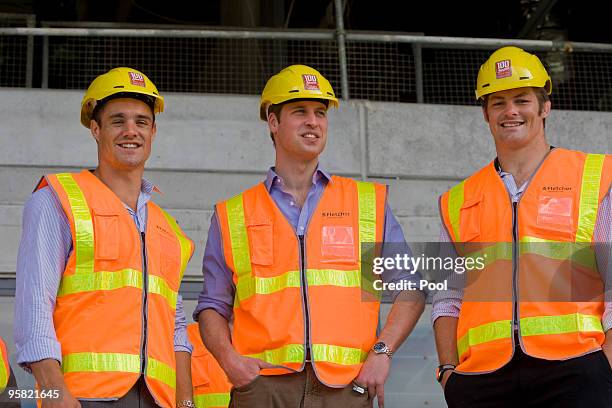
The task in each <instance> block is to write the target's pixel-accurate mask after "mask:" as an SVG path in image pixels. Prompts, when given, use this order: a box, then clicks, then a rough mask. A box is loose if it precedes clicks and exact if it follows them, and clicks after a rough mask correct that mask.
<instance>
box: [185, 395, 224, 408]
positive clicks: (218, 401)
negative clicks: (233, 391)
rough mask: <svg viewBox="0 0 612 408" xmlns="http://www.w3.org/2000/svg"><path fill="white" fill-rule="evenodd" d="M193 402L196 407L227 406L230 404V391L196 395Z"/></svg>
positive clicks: (212, 407)
mask: <svg viewBox="0 0 612 408" xmlns="http://www.w3.org/2000/svg"><path fill="white" fill-rule="evenodd" d="M193 402H194V403H195V406H196V408H220V407H223V408H225V407H227V406H228V405H229V402H230V393H229V392H219V393H215V394H201V395H194V396H193Z"/></svg>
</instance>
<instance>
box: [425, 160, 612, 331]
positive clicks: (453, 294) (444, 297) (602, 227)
mask: <svg viewBox="0 0 612 408" xmlns="http://www.w3.org/2000/svg"><path fill="white" fill-rule="evenodd" d="M498 173H499V176H500V177H501V178H502V181H503V182H504V185H505V187H506V190H507V191H508V193H509V194H510V197H512V202H513V203H517V202H518V201H519V199H520V198H521V195H522V194H523V192H524V191H525V188H526V187H527V182H525V183H524V184H523V185H522V186H521V187H520V188H518V187H517V185H516V181H515V180H514V177H513V176H512V174H511V173H507V172H505V171H503V170H499V171H498ZM594 237H595V242H608V243H609V242H612V190H611V191H610V193H609V194H608V195H607V196H606V197H604V199H603V200H602V202H601V204H600V205H599V212H598V215H597V221H596V223H595V231H594ZM451 241H452V240H451V238H450V236H449V235H448V232H447V231H446V228H445V227H444V225H442V227H441V228H440V242H451ZM442 248H443V250H445V251H449V253H441V254H440V256H441V257H456V256H457V253H456V252H455V251H454V248H452V246H449V245H443V246H442ZM602 249H603V250H599V251H596V257H597V266H598V268H599V271H600V274H601V275H602V277H603V279H604V283H605V290H606V292H608V290H610V288H609V285H610V284H612V282H608V281H609V279H606V277H607V274H608V273H612V257H611V256H610V254H609V246H608V247H607V249H606V247H604V248H602ZM448 286H449V289H448V290H445V291H440V292H438V293H435V294H434V295H433V308H432V312H431V322H432V324H433V323H434V322H435V321H436V319H437V318H438V317H442V316H448V317H459V312H460V311H461V302H462V300H463V291H462V290H461V289H459V288H461V286H462V283H461V282H456V284H455V285H452V284H451V279H449V285H448ZM602 324H603V329H604V331H608V330H609V329H611V328H612V304H611V303H610V302H606V304H605V311H604V315H603V322H602Z"/></svg>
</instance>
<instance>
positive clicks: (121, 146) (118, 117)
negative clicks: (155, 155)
mask: <svg viewBox="0 0 612 408" xmlns="http://www.w3.org/2000/svg"><path fill="white" fill-rule="evenodd" d="M97 118H99V119H98V121H96V120H92V121H91V125H90V130H91V133H92V135H93V136H94V138H95V139H96V141H97V142H98V161H99V165H100V166H101V167H102V166H109V167H111V168H113V169H116V170H133V169H144V165H145V162H146V161H147V159H148V158H149V156H150V154H151V144H152V142H153V139H154V138H155V132H156V126H155V120H154V119H155V118H154V116H153V112H152V111H151V108H150V107H149V106H148V105H147V104H146V103H144V102H142V101H139V100H137V99H131V98H118V99H113V100H110V101H108V102H107V103H106V104H104V106H103V107H102V108H101V110H100V112H99V113H98V115H97Z"/></svg>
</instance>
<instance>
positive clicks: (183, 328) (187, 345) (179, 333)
mask: <svg viewBox="0 0 612 408" xmlns="http://www.w3.org/2000/svg"><path fill="white" fill-rule="evenodd" d="M174 351H186V352H187V353H190V354H191V353H192V352H193V345H192V344H191V342H190V341H189V336H188V335H187V318H186V316H185V310H184V309H183V297H182V296H181V295H178V297H177V299H176V317H175V319H174Z"/></svg>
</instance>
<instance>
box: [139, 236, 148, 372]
mask: <svg viewBox="0 0 612 408" xmlns="http://www.w3.org/2000/svg"><path fill="white" fill-rule="evenodd" d="M140 240H141V244H142V337H141V341H140V357H141V362H142V363H141V366H140V371H141V374H142V375H143V376H145V378H146V369H147V303H148V299H147V290H148V287H149V282H148V273H147V249H146V248H147V247H146V244H145V242H146V241H145V233H144V232H141V233H140ZM145 382H146V379H145Z"/></svg>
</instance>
